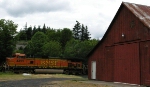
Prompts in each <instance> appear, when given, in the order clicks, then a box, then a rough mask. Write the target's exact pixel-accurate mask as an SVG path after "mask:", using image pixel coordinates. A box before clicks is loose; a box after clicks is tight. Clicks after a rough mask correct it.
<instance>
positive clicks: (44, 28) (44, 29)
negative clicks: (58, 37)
mask: <svg viewBox="0 0 150 87" xmlns="http://www.w3.org/2000/svg"><path fill="white" fill-rule="evenodd" d="M42 32H43V33H46V26H45V24H44V25H43V29H42Z"/></svg>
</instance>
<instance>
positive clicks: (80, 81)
mask: <svg viewBox="0 0 150 87" xmlns="http://www.w3.org/2000/svg"><path fill="white" fill-rule="evenodd" d="M0 87H145V86H139V85H130V84H123V83H114V82H103V81H95V80H88V78H87V76H76V75H65V74H20V75H18V74H15V75H0Z"/></svg>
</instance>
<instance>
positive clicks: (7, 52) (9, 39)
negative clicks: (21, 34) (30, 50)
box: [0, 19, 18, 62]
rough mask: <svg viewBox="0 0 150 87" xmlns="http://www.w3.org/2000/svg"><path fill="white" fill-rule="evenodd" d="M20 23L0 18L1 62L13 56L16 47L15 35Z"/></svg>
mask: <svg viewBox="0 0 150 87" xmlns="http://www.w3.org/2000/svg"><path fill="white" fill-rule="evenodd" d="M17 27H18V25H17V24H15V23H14V22H13V21H11V20H5V19H1V20H0V35H1V36H0V49H1V50H0V62H2V61H5V59H6V57H8V56H11V55H12V52H13V49H14V48H15V46H16V44H15V40H14V36H15V34H16V33H17V32H16V30H17Z"/></svg>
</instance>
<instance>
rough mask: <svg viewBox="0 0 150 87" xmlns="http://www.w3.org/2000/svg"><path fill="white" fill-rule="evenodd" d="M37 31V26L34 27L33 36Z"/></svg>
mask: <svg viewBox="0 0 150 87" xmlns="http://www.w3.org/2000/svg"><path fill="white" fill-rule="evenodd" d="M36 32H37V29H36V26H34V27H33V31H32V36H33V35H34V34H35V33H36Z"/></svg>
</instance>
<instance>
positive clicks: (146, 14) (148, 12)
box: [87, 2, 150, 57]
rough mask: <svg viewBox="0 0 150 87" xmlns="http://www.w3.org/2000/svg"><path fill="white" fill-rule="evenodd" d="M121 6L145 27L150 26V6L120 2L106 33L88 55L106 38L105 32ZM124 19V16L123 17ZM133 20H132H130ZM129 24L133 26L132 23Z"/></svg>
mask: <svg viewBox="0 0 150 87" xmlns="http://www.w3.org/2000/svg"><path fill="white" fill-rule="evenodd" d="M123 7H126V8H127V9H128V10H129V11H130V12H131V13H132V14H133V15H135V16H136V17H137V18H138V20H140V21H141V22H142V23H143V24H144V25H145V26H146V27H147V28H150V6H145V5H139V4H134V3H128V2H122V4H121V6H120V8H119V9H118V11H117V13H116V15H115V17H114V18H113V20H112V22H111V24H110V25H109V27H108V29H107V31H106V33H105V34H104V36H103V38H102V39H101V40H100V41H99V43H98V44H97V45H96V46H95V47H94V48H93V50H92V51H91V52H90V53H89V54H88V55H87V57H89V56H90V55H91V54H92V53H93V52H94V51H95V50H96V48H98V46H99V45H100V44H101V43H102V42H103V41H104V40H105V39H106V37H107V34H108V33H109V31H110V29H111V26H112V25H113V23H114V21H115V20H116V19H117V16H118V15H119V13H120V11H121V10H122V8H123ZM124 19H126V18H124ZM132 22H133V21H132ZM130 26H134V23H133V24H131V25H130Z"/></svg>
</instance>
